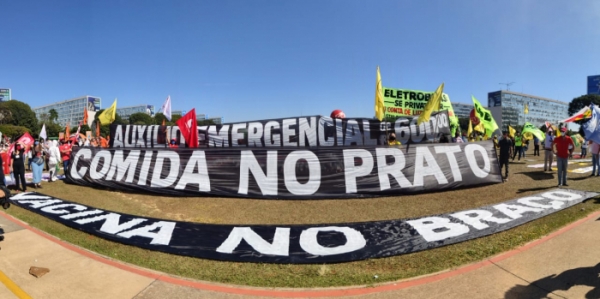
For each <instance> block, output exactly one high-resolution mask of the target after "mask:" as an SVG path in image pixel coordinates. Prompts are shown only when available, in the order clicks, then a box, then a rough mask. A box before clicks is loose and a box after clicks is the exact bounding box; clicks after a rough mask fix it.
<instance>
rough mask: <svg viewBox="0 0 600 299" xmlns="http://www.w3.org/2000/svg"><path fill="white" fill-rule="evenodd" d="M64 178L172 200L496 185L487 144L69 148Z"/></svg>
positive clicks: (334, 195)
mask: <svg viewBox="0 0 600 299" xmlns="http://www.w3.org/2000/svg"><path fill="white" fill-rule="evenodd" d="M66 173H67V181H68V182H72V183H75V184H80V185H88V186H104V187H109V188H114V189H120V190H133V191H144V192H152V193H162V194H169V195H174V196H175V195H177V196H198V195H221V196H228V197H253V198H257V197H258V198H278V199H279V198H281V199H288V198H289V199H316V198H351V197H365V196H372V195H384V194H388V195H397V194H411V193H423V192H432V191H439V190H445V189H454V188H459V187H472V186H480V185H484V184H492V183H500V182H502V177H501V175H500V170H499V168H498V163H497V158H496V154H495V149H494V144H493V143H492V141H485V142H477V143H453V144H449V143H446V144H428V145H412V146H407V147H404V146H403V147H401V148H398V147H393V146H379V147H377V146H373V147H364V146H363V147H315V148H305V149H290V148H278V149H272V150H267V149H253V150H243V149H234V148H224V149H178V150H170V149H132V148H129V149H115V148H113V149H101V148H93V147H83V148H75V149H74V150H73V153H72V155H71V164H70V165H69V169H68V170H67V172H66Z"/></svg>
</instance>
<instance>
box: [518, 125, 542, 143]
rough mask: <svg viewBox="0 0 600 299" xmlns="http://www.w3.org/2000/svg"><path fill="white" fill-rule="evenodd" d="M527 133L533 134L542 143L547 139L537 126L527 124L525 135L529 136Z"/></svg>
mask: <svg viewBox="0 0 600 299" xmlns="http://www.w3.org/2000/svg"><path fill="white" fill-rule="evenodd" d="M527 133H531V134H532V135H533V136H535V137H537V139H539V140H540V141H543V140H544V139H546V134H544V132H542V130H540V129H539V128H537V127H536V126H534V125H532V124H530V123H528V122H526V123H525V125H523V135H525V134H527Z"/></svg>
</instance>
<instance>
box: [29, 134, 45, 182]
mask: <svg viewBox="0 0 600 299" xmlns="http://www.w3.org/2000/svg"><path fill="white" fill-rule="evenodd" d="M29 152H31V156H32V157H33V161H32V163H31V167H32V169H33V186H34V187H35V188H42V185H41V182H42V170H44V157H42V152H43V148H42V145H41V144H40V142H39V141H36V142H35V143H34V144H33V147H32V148H31V150H30V151H29Z"/></svg>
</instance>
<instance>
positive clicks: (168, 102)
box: [160, 96, 171, 121]
mask: <svg viewBox="0 0 600 299" xmlns="http://www.w3.org/2000/svg"><path fill="white" fill-rule="evenodd" d="M160 112H162V113H163V114H164V115H165V117H166V118H167V119H168V120H169V121H171V96H168V97H167V100H166V101H165V103H164V104H163V105H162V107H161V108H160Z"/></svg>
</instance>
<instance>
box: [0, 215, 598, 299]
mask: <svg viewBox="0 0 600 299" xmlns="http://www.w3.org/2000/svg"><path fill="white" fill-rule="evenodd" d="M599 217H600V212H596V213H593V214H591V215H590V216H588V217H586V218H585V219H582V220H580V221H577V222H575V223H573V224H571V225H569V226H567V227H565V228H563V229H561V230H559V231H557V232H555V233H553V234H551V235H549V236H546V237H544V238H542V239H540V240H537V241H534V242H532V243H529V244H527V245H525V246H523V247H520V248H518V249H516V250H513V251H510V252H507V253H504V254H501V255H499V256H495V257H493V258H490V259H487V260H484V261H481V262H478V263H475V264H471V265H467V266H464V267H461V268H458V269H454V270H449V271H445V272H441V273H436V274H433V275H428V276H424V277H419V278H415V279H411V280H403V281H397V282H392V283H387V284H383V285H378V286H375V287H351V288H330V289H303V290H295V289H261V288H249V287H237V286H232V285H223V284H215V283H207V282H200V281H191V280H185V279H181V278H177V277H173V276H169V275H167V274H164V273H159V272H155V271H151V270H146V269H141V268H138V267H135V266H132V265H128V264H123V263H121V262H118V261H114V260H112V259H109V258H106V257H103V256H98V255H96V254H94V253H92V252H90V251H87V250H84V249H81V248H79V247H76V246H73V245H71V244H68V243H65V242H63V241H60V240H58V239H56V238H54V237H52V236H49V235H47V234H45V233H43V232H41V231H39V230H37V229H35V228H31V227H29V226H28V225H27V224H25V223H22V222H20V221H19V220H16V219H14V218H13V217H11V216H9V215H8V214H6V213H4V212H0V232H2V231H3V232H4V236H5V239H4V241H2V242H0V248H1V250H0V257H1V258H0V271H1V273H0V282H2V283H1V284H0V298H27V297H24V296H22V295H21V296H17V295H15V292H14V290H10V289H9V288H7V287H6V285H7V284H10V282H14V284H16V285H17V286H18V288H20V289H21V290H22V291H23V292H24V293H26V294H28V295H29V296H31V298H61V299H63V298H115V299H118V298H124V299H130V298H133V299H155V298H156V299H158V298H216V299H221V298H222V299H230V298H235V299H238V298H239V299H241V298H244V299H246V298H253V299H254V298H273V297H285V298H310V297H312V298H315V297H344V298H390V299H391V298H600V250H597V249H596V246H597V245H598V244H600V221H598V220H600V219H599ZM31 266H37V267H46V268H49V269H50V272H49V273H47V274H46V275H44V276H42V277H40V278H35V277H34V276H32V275H30V274H29V268H30V267H31ZM2 273H4V274H5V275H6V277H7V279H3V278H2V275H1V274H2Z"/></svg>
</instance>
